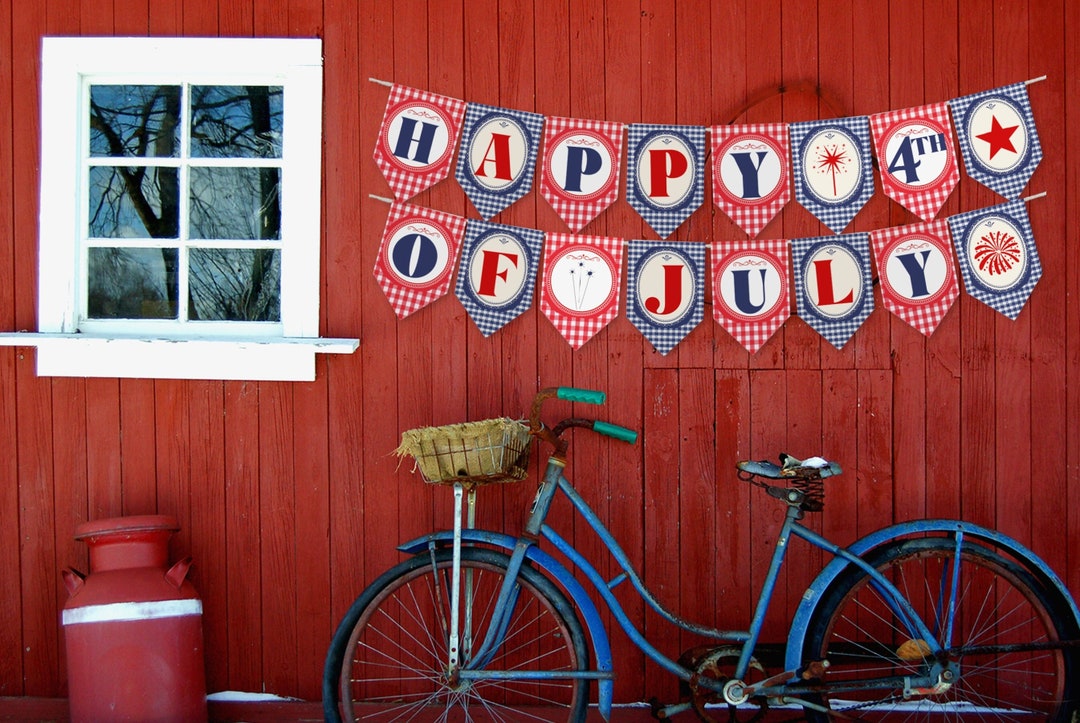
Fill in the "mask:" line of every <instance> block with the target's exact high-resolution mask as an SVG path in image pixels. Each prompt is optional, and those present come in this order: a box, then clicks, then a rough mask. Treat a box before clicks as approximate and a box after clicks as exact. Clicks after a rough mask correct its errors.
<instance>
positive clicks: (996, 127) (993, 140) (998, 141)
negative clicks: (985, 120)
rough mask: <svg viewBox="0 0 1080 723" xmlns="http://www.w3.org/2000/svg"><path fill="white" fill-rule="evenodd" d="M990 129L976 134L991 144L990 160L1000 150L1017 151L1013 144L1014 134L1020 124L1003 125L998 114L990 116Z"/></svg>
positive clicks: (981, 139)
mask: <svg viewBox="0 0 1080 723" xmlns="http://www.w3.org/2000/svg"><path fill="white" fill-rule="evenodd" d="M990 121H991V122H990V130H988V131H987V132H986V133H980V134H979V135H977V136H975V137H976V138H978V139H979V140H980V141H986V142H987V143H989V144H990V160H993V159H994V156H995V155H997V152H998V151H1000V150H1006V151H1012V152H1013V153H1016V148H1015V147H1014V146H1013V144H1012V140H1011V138H1012V134H1013V133H1015V132H1016V129H1017V128H1019V127H1020V126H1018V125H1016V126H1009V127H1008V128H1004V127H1002V125H1001V124H1000V123H998V119H997V116H991V117H990Z"/></svg>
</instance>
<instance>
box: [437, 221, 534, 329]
mask: <svg viewBox="0 0 1080 723" xmlns="http://www.w3.org/2000/svg"><path fill="white" fill-rule="evenodd" d="M543 248H544V234H543V233H542V232H540V231H536V230H535V229H528V228H518V227H517V226H506V225H503V224H498V223H489V222H487V221H477V220H475V219H469V220H468V221H467V222H466V224H465V241H464V243H463V244H462V248H461V264H460V266H459V267H458V277H457V285H456V286H455V288H454V293H455V294H456V295H457V297H458V300H459V301H460V302H461V305H462V306H464V307H465V311H467V312H468V313H469V317H470V318H471V319H472V320H473V323H475V324H476V326H477V328H478V329H480V333H481V334H483V335H484V336H491V335H492V334H494V333H495V332H496V331H498V330H499V329H501V328H502V327H503V326H505V325H506V324H508V323H510V322H511V321H513V320H514V319H516V318H517V317H518V316H520V315H521V314H522V313H523V312H525V311H526V310H527V309H528V308H529V307H530V306H532V300H533V291H534V289H535V288H536V271H537V269H538V268H539V267H540V252H541V251H542V250H543Z"/></svg>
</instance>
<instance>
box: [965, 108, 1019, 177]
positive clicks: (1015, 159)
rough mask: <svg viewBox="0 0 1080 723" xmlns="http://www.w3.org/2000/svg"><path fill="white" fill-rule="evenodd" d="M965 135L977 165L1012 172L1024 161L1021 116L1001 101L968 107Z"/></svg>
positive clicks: (1002, 171)
mask: <svg viewBox="0 0 1080 723" xmlns="http://www.w3.org/2000/svg"><path fill="white" fill-rule="evenodd" d="M967 135H968V143H969V144H971V147H972V148H973V149H974V150H975V154H976V155H977V156H978V157H979V162H980V163H982V164H983V165H984V166H986V167H987V168H989V169H991V170H993V171H997V172H998V173H1008V172H1009V171H1012V170H1014V169H1015V168H1017V167H1018V166H1020V165H1022V164H1023V163H1024V161H1025V159H1026V158H1027V146H1028V134H1027V126H1026V125H1025V124H1024V117H1023V114H1022V113H1021V112H1020V110H1019V109H1018V108H1017V107H1016V106H1014V105H1013V104H1012V103H1010V102H1009V101H1008V100H1006V99H1005V98H992V99H988V100H985V101H983V102H982V103H980V104H978V105H977V106H975V107H974V108H972V109H971V112H970V114H969V115H968V123H967Z"/></svg>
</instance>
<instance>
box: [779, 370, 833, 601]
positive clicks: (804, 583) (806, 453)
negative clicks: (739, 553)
mask: <svg viewBox="0 0 1080 723" xmlns="http://www.w3.org/2000/svg"><path fill="white" fill-rule="evenodd" d="M822 375H823V372H821V371H818V370H816V369H800V370H790V371H788V373H787V382H788V383H787V390H786V391H787V398H786V400H785V406H786V409H787V412H786V414H785V417H786V419H787V425H788V429H787V448H786V449H787V451H788V452H789V453H790V454H792V455H794V456H796V457H798V458H800V459H806V458H807V457H811V456H825V457H826V459H827V458H828V457H827V455H828V454H831V451H829V450H827V449H826V448H825V447H823V446H822V433H823V429H824V427H823V422H822V416H823V407H824V404H825V397H827V396H828V394H827V392H826V391H825V389H824V387H823V383H822ZM804 524H805V525H806V526H807V527H809V528H810V529H812V530H815V531H816V532H821V525H822V520H821V515H819V514H816V513H810V514H808V515H807V516H806V518H805V519H804ZM822 564H823V556H822V553H821V550H819V549H817V548H816V547H811V546H809V545H804V544H798V545H792V546H791V547H789V548H788V557H787V560H786V562H785V572H784V580H783V585H784V587H783V588H780V589H778V590H777V594H776V596H775V598H774V600H775V604H776V605H777V607H775V608H774V609H775V610H785V611H787V610H794V609H795V607H796V606H797V605H798V604H799V601H800V600H801V599H802V594H803V592H804V591H805V590H806V588H807V587H808V586H809V585H810V583H811V582H812V581H813V579H814V577H815V576H816V575H817V572H818V570H820V569H821V567H822ZM785 593H786V596H785Z"/></svg>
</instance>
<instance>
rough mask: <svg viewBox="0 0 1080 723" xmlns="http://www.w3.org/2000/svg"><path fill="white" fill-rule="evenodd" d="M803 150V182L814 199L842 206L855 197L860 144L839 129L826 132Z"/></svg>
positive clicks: (815, 137) (857, 184)
mask: <svg viewBox="0 0 1080 723" xmlns="http://www.w3.org/2000/svg"><path fill="white" fill-rule="evenodd" d="M803 148H804V151H803V157H802V168H803V178H805V179H806V182H807V183H808V184H809V185H810V188H811V190H813V192H814V194H815V195H816V196H818V197H819V198H821V199H824V200H826V201H829V202H831V203H843V202H845V201H847V200H848V199H850V198H851V197H852V196H853V195H855V192H856V191H858V189H859V184H860V182H861V181H862V175H863V167H862V158H861V157H860V155H859V144H858V142H857V141H856V140H855V139H854V138H853V137H852V136H851V135H849V134H848V133H847V132H845V131H844V130H842V129H840V128H825V129H822V130H821V131H819V132H818V133H815V134H814V135H813V136H811V137H810V139H809V140H808V141H807V143H806V144H805V145H804V146H803Z"/></svg>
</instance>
